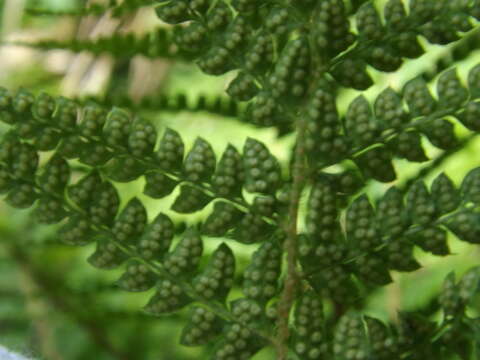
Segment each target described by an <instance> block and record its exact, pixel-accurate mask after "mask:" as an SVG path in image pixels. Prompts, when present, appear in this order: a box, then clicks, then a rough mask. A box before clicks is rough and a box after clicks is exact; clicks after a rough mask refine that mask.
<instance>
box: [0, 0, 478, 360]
mask: <svg viewBox="0 0 480 360" xmlns="http://www.w3.org/2000/svg"><path fill="white" fill-rule="evenodd" d="M142 5H146V6H153V7H154V8H155V11H156V13H157V15H158V17H159V18H160V19H161V20H162V21H163V22H165V23H168V24H172V25H174V26H173V27H168V28H162V29H160V30H159V31H156V32H155V33H152V34H150V35H148V36H146V37H143V38H135V37H133V36H128V35H127V36H115V37H111V38H105V39H100V40H98V41H96V42H88V41H86V42H65V43H59V42H53V41H44V42H38V43H35V44H30V45H32V46H36V47H40V48H43V49H50V48H55V47H62V48H68V49H73V50H77V51H79V50H89V51H93V52H110V53H112V54H113V55H116V56H127V55H131V54H144V55H147V56H152V57H158V56H163V57H167V58H174V59H182V60H184V61H195V62H196V64H197V65H198V66H199V67H200V69H201V70H202V71H203V72H205V73H207V74H210V75H222V74H224V73H227V72H230V71H236V76H235V78H234V79H233V81H232V82H231V83H230V85H229V86H228V88H227V90H226V92H227V93H228V95H229V96H230V97H232V98H233V99H234V100H235V101H237V102H246V106H245V107H237V105H235V106H234V107H231V109H233V110H232V112H231V114H234V115H236V117H237V118H238V119H239V120H242V121H244V122H247V123H251V124H253V125H255V126H257V127H271V128H276V129H277V130H278V132H279V134H283V135H285V134H289V135H290V136H294V137H295V144H294V146H293V148H292V150H291V159H290V163H289V164H288V165H287V166H285V164H283V163H281V162H280V161H278V160H277V158H276V157H275V156H274V155H273V154H272V151H271V150H270V149H269V148H268V146H266V145H265V144H264V143H262V142H260V141H259V140H257V139H255V138H254V137H251V138H248V139H247V140H246V142H245V144H244V147H243V149H242V151H239V150H238V149H236V148H235V147H233V146H232V145H229V146H228V147H227V148H226V149H225V151H224V152H223V153H222V154H216V153H215V152H214V150H213V148H212V146H211V145H210V143H209V142H208V141H206V140H205V139H203V138H201V137H199V138H197V140H196V141H195V143H194V144H193V146H192V147H191V148H190V149H185V146H184V143H183V140H182V137H181V134H180V133H179V132H177V131H176V130H174V129H171V128H167V129H162V132H163V135H162V136H161V137H160V140H158V141H157V129H156V128H155V126H153V125H152V124H151V123H149V122H148V121H146V120H144V119H142V118H140V117H136V116H133V115H132V114H131V113H130V112H129V111H128V110H126V109H120V108H118V107H114V108H113V109H106V107H105V104H108V103H113V104H117V105H119V104H120V105H122V104H125V102H122V101H121V100H122V99H120V98H119V97H116V96H115V94H110V95H109V96H107V97H106V99H94V100H97V102H96V103H95V102H92V101H85V102H76V101H74V100H72V99H67V98H64V97H61V96H60V97H52V96H50V95H47V94H45V93H41V94H39V95H38V96H34V95H33V94H32V93H31V92H29V91H28V90H26V89H19V90H18V91H16V92H10V91H8V90H6V89H2V90H1V91H0V119H1V120H2V121H3V122H4V123H6V124H8V125H9V127H10V130H9V131H8V132H7V133H6V134H5V135H4V136H3V138H2V141H1V148H0V192H2V193H5V194H6V197H5V201H6V202H7V203H8V204H10V205H11V206H13V207H17V208H30V207H34V209H33V216H35V218H36V220H37V221H38V222H40V223H43V224H59V230H58V238H59V240H60V241H61V242H63V243H66V244H69V245H77V246H82V245H88V244H96V250H95V251H94V253H93V254H92V255H91V257H90V258H89V262H90V263H91V264H92V265H93V266H95V267H98V268H102V269H111V268H117V267H120V266H124V269H125V272H124V274H123V275H122V276H121V278H120V279H119V280H118V285H119V287H121V288H123V289H124V290H126V291H134V292H141V291H147V290H149V289H152V288H155V289H156V292H155V294H154V295H153V296H152V297H151V298H150V300H149V301H148V303H147V304H146V306H145V311H147V312H149V313H151V314H152V315H162V314H168V313H171V312H176V311H180V310H181V309H183V308H186V307H189V311H191V315H190V320H189V322H188V324H186V325H185V328H184V331H183V333H182V336H181V343H182V344H183V345H187V346H198V345H203V344H207V343H210V342H213V343H214V344H215V345H214V346H213V348H212V351H211V356H212V358H213V359H218V360H220V359H225V360H227V359H228V360H234V359H248V358H250V357H252V356H253V355H254V354H255V353H256V352H258V351H259V350H260V349H262V348H264V347H267V346H272V347H274V348H275V350H276V354H277V358H278V359H283V360H286V359H287V358H288V359H290V358H292V359H296V358H298V359H339V360H340V359H341V360H353V359H359V360H360V359H425V358H427V359H430V358H435V357H437V358H438V357H440V358H448V357H449V356H453V354H456V355H458V356H460V357H461V358H463V359H473V358H474V357H475V356H478V350H477V348H478V336H479V334H480V329H479V326H480V325H479V323H478V319H477V318H475V317H474V316H473V315H471V314H467V307H468V305H469V304H470V302H471V301H472V299H473V297H474V295H475V294H476V293H477V292H478V287H479V284H480V281H479V280H480V268H478V267H476V268H473V269H472V270H470V271H469V272H467V273H466V274H465V275H464V276H463V277H462V278H461V279H460V280H458V281H456V280H455V278H454V276H453V274H452V275H449V276H448V277H447V278H446V279H445V283H444V288H443V290H442V292H441V294H440V295H439V297H438V299H437V301H436V303H435V304H434V305H433V310H432V309H430V314H433V313H435V312H436V311H439V310H442V311H443V317H442V319H441V320H440V321H439V322H433V321H432V319H431V318H430V317H429V316H428V315H429V314H425V313H422V312H415V313H411V312H403V313H401V314H400V316H399V321H398V323H396V324H385V323H383V322H381V321H380V320H378V319H376V318H373V317H369V316H365V315H362V314H361V307H359V306H358V304H359V302H360V300H361V299H362V298H364V297H365V296H366V295H368V294H370V293H371V292H372V291H373V290H374V289H376V288H378V287H380V286H383V285H386V284H388V283H390V282H391V281H392V278H391V275H390V271H391V270H396V271H401V272H411V271H415V270H417V269H419V267H420V264H419V262H418V261H417V260H416V259H415V257H414V256H413V252H412V251H413V248H414V246H417V247H420V248H421V249H423V250H424V251H426V252H430V253H432V254H435V255H438V256H445V255H448V254H449V253H450V251H449V248H448V244H447V234H448V233H452V234H454V235H455V236H456V237H457V238H458V239H460V240H463V241H466V242H469V243H472V244H477V243H479V242H480V221H479V216H480V215H479V205H480V168H474V169H472V170H471V171H470V172H469V173H468V175H467V176H466V177H465V178H464V180H463V182H462V183H461V185H460V187H457V186H456V185H455V184H454V183H453V182H452V180H450V178H449V177H448V176H447V175H446V174H443V173H442V174H440V175H439V176H437V177H436V178H435V179H434V181H433V182H432V184H431V185H429V186H427V185H426V183H425V181H424V179H423V178H424V175H425V174H428V172H429V171H430V170H431V168H430V169H427V170H425V171H424V172H423V173H420V174H419V176H418V177H417V178H415V179H414V180H411V181H409V182H407V183H406V186H405V187H401V186H396V185H392V186H390V187H389V188H388V190H387V191H385V193H384V194H383V195H382V196H379V197H377V199H376V201H375V202H374V203H373V201H371V200H370V198H369V196H368V195H367V192H368V188H367V184H368V183H371V182H373V181H375V182H382V183H390V182H393V181H395V180H396V179H397V174H396V170H395V166H394V164H393V161H394V159H405V160H407V161H409V162H427V161H430V159H429V157H428V156H427V154H426V152H425V150H424V143H425V139H427V140H428V142H429V143H430V144H431V145H433V146H434V147H435V148H438V149H440V150H442V151H443V154H442V155H440V156H441V157H442V156H443V157H446V156H449V154H452V153H453V152H454V151H457V150H458V149H461V148H462V147H464V146H465V143H466V140H465V138H466V137H465V138H461V136H459V135H458V133H459V132H462V131H463V132H464V133H465V132H467V130H468V132H472V133H476V132H478V131H480V101H479V99H480V64H479V65H476V66H473V67H472V68H471V69H470V70H469V71H468V75H467V76H466V77H462V76H460V75H459V74H458V73H457V71H456V68H455V67H452V66H451V65H455V62H456V61H459V60H461V59H463V58H466V57H468V56H469V55H470V54H471V53H472V52H473V50H475V46H476V43H475V41H476V40H478V38H479V36H478V34H479V30H480V29H479V28H478V20H480V1H478V0H453V1H452V0H451V1H446V0H439V1H432V0H410V1H409V2H408V6H407V3H406V2H405V3H404V2H403V1H401V0H388V1H381V2H380V1H379V2H378V3H377V2H373V1H361V0H351V1H346V2H344V1H343V0H296V1H288V0H269V1H258V0H232V1H223V0H218V1H208V0H189V1H187V0H170V1H158V2H156V3H155V4H153V2H152V1H125V2H123V4H116V2H112V4H110V5H108V6H105V8H101V7H92V8H89V9H88V8H87V9H82V10H81V12H79V13H78V14H90V13H103V12H104V11H112V14H113V15H114V16H121V15H122V14H123V12H124V11H129V9H132V8H136V7H137V6H142ZM36 12H37V13H44V12H42V11H39V10H36ZM72 14H73V15H78V14H77V13H76V12H74V13H72ZM472 39H473V40H472ZM425 40H426V41H425ZM426 42H428V43H430V44H437V45H441V46H445V48H446V49H448V51H449V52H450V53H451V54H452V57H453V61H452V63H447V64H444V63H441V62H440V63H439V64H438V68H437V71H434V72H433V73H428V72H426V73H424V74H421V75H423V76H421V75H419V76H416V77H414V78H411V79H408V81H406V82H405V84H404V85H403V86H402V87H401V88H398V89H396V88H394V87H388V86H384V87H382V88H381V89H380V90H379V91H378V92H377V94H375V96H374V97H372V95H371V94H370V93H367V92H366V90H367V89H369V88H371V87H372V86H373V85H375V84H377V80H378V82H381V74H382V73H390V72H396V71H397V70H399V69H400V68H401V67H402V65H403V64H404V63H408V62H410V61H413V59H415V58H418V57H420V56H422V55H423V54H424V53H425V48H424V47H425V46H426V45H425V44H426ZM172 44H175V47H172ZM447 45H448V47H447ZM126 49H128V50H126ZM127 51H128V52H127ZM437 75H438V76H437ZM380 85H381V84H380ZM349 89H350V90H351V91H356V92H357V93H358V94H357V96H356V97H355V98H354V99H353V100H351V101H350V102H349V105H348V107H347V109H346V110H345V111H343V110H339V109H338V108H337V107H338V106H337V105H338V101H339V99H340V97H341V96H343V95H344V94H345V93H346V92H347V90H349ZM364 92H365V93H364ZM123 100H125V99H123ZM125 101H128V99H127V100H125ZM165 102H166V103H169V99H168V98H167V99H166V100H165V101H164V103H162V101H160V99H152V100H151V101H150V102H148V104H150V105H152V106H153V107H154V106H155V105H158V106H162V104H165ZM232 104H234V103H232ZM144 105H145V104H144ZM137 106H138V107H139V108H141V107H142V103H140V104H139V105H137ZM152 106H149V107H152ZM170 108H173V109H177V110H181V109H190V110H194V108H192V107H191V105H189V104H187V103H186V101H185V100H184V99H183V100H182V97H180V100H177V102H176V103H175V105H170ZM195 109H207V110H210V111H212V112H224V111H225V107H223V108H222V107H221V106H220V107H218V106H217V107H215V106H213V105H212V104H210V105H208V106H207V105H206V104H205V102H199V103H198V104H197V105H196V106H195ZM219 109H220V110H219ZM222 109H223V110H222ZM218 126H219V127H220V126H222V125H221V124H219V125H218ZM458 128H461V129H462V131H455V129H458ZM179 131H180V132H181V129H179ZM217 157H218V161H217ZM441 161H442V160H438V159H435V160H433V161H432V162H431V164H432V166H431V167H435V166H436V165H437V164H438V163H439V162H441ZM79 163H80V164H81V165H82V166H83V167H82V168H81V171H86V173H85V174H82V176H81V177H80V178H79V179H78V171H79V170H77V169H74V170H72V166H73V165H72V164H79ZM73 175H76V176H75V177H76V178H77V179H75V180H74V176H73ZM140 177H143V178H144V179H145V187H144V194H145V195H147V196H149V197H151V198H154V199H162V198H164V197H166V196H168V195H170V194H172V192H174V191H175V190H176V189H177V187H178V189H179V190H177V191H178V192H177V193H176V195H175V199H174V201H173V203H172V206H171V208H172V209H173V210H174V211H175V212H177V213H180V214H191V213H194V212H197V211H199V210H202V209H204V208H205V207H207V206H208V205H209V204H213V205H211V211H210V215H208V217H206V219H204V220H203V221H201V222H200V223H196V222H195V221H193V220H192V221H191V222H188V225H187V226H186V228H185V229H184V228H182V227H181V226H178V224H175V223H174V222H173V221H172V220H171V219H170V217H169V216H167V215H166V214H165V213H162V212H161V213H159V214H155V216H152V214H150V217H152V218H153V220H151V221H148V218H149V216H148V214H147V211H146V208H145V206H144V205H143V204H142V202H141V201H140V200H139V199H138V198H135V197H134V198H131V199H125V198H123V197H122V194H119V192H118V190H117V188H116V184H115V183H121V182H130V181H133V180H136V179H138V178H140ZM303 198H305V199H308V200H307V201H306V204H305V205H306V206H304V203H303V202H302V201H301V200H302V199H303ZM122 202H123V203H125V205H124V206H120V205H121V203H122ZM206 237H221V238H225V241H224V242H223V243H222V244H221V245H219V246H218V248H217V249H216V250H215V251H214V252H213V253H212V254H211V255H210V256H209V258H208V259H206V260H205V259H204V258H203V257H202V254H203V247H204V241H205V238H206ZM233 241H237V242H240V243H242V244H247V245H249V246H252V247H255V251H254V252H253V255H252V257H251V261H250V263H249V264H248V266H247V267H246V268H245V269H244V271H243V273H242V274H241V276H240V278H241V281H239V277H238V276H236V270H235V252H234V251H232V249H231V246H229V243H230V242H233ZM204 262H205V263H204ZM238 285H240V287H241V293H240V291H231V290H232V288H233V287H238ZM324 305H329V306H330V307H331V309H330V310H329V311H328V312H326V314H324V309H323V307H324Z"/></svg>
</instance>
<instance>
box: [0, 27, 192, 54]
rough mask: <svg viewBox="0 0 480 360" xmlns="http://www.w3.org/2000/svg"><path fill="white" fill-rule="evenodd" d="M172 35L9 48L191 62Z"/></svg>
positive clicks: (123, 36)
mask: <svg viewBox="0 0 480 360" xmlns="http://www.w3.org/2000/svg"><path fill="white" fill-rule="evenodd" d="M172 36H173V34H172V32H171V31H170V30H169V29H166V28H164V27H158V28H157V29H155V30H153V31H151V32H148V33H146V34H143V35H140V36H137V35H135V34H133V33H127V34H120V33H115V34H113V35H112V36H109V37H100V38H98V39H95V40H78V39H72V40H65V41H57V40H38V41H35V42H26V41H13V42H8V44H12V45H17V46H25V47H30V48H34V49H39V50H44V51H48V50H68V51H72V52H75V53H79V52H82V51H87V52H90V53H91V54H94V55H101V54H110V55H112V56H115V57H117V58H131V57H134V56H135V55H143V56H146V57H149V58H166V59H179V60H191V57H190V55H189V54H188V53H187V52H185V51H183V50H181V49H178V48H175V47H173V46H172V40H171V39H172Z"/></svg>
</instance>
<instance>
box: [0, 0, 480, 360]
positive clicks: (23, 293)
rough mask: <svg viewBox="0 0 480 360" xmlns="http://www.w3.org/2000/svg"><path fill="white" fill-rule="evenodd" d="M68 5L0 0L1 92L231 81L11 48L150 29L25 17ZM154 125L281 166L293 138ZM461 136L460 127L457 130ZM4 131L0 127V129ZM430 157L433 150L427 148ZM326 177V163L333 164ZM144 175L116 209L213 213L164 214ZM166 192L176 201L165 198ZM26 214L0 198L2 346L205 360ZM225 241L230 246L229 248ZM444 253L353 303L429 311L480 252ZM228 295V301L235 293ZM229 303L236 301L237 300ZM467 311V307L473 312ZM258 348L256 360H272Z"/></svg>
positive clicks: (435, 53)
mask: <svg viewBox="0 0 480 360" xmlns="http://www.w3.org/2000/svg"><path fill="white" fill-rule="evenodd" d="M84 3H85V1H76V0H43V1H26V0H3V1H2V0H0V9H1V10H2V11H1V12H0V13H1V15H2V16H1V18H0V31H1V37H2V44H3V45H2V46H0V69H1V71H0V86H4V87H7V88H9V89H16V88H18V87H20V86H22V87H25V88H28V89H29V90H31V91H33V92H35V93H39V92H40V91H47V92H49V93H51V94H54V95H60V94H61V95H65V96H71V97H78V96H79V97H81V96H86V95H95V96H105V95H108V94H109V92H112V91H115V92H117V93H121V94H123V95H128V96H130V97H131V98H133V99H135V100H140V99H141V98H142V97H143V96H149V95H152V94H153V95H155V94H158V93H162V94H177V93H185V94H186V95H187V101H195V100H196V98H197V97H198V96H199V94H206V95H208V96H212V97H214V96H217V95H220V94H223V92H224V89H225V87H226V84H228V82H229V80H230V79H232V75H231V74H227V75H225V76H221V77H210V76H206V75H203V74H201V73H200V72H199V71H198V70H197V69H196V67H195V65H194V64H189V63H182V62H174V61H171V60H165V59H147V58H145V57H142V56H136V57H134V58H122V59H115V58H113V57H111V56H109V55H101V56H93V55H90V54H88V53H79V54H74V53H71V52H68V51H63V50H58V51H57V50H55V51H47V52H44V51H39V50H34V49H30V48H27V47H22V46H14V45H11V43H12V42H15V41H35V40H38V39H52V38H55V39H69V38H74V37H76V38H84V39H85V38H94V37H95V36H99V35H104V36H108V35H111V34H113V33H115V32H135V33H137V34H141V33H144V32H147V31H150V30H151V29H152V28H155V27H156V26H159V25H160V24H159V22H158V20H157V19H156V18H155V16H154V15H153V14H152V11H151V9H148V8H143V9H140V10H139V11H137V12H135V13H134V14H128V16H126V17H125V19H121V20H120V21H119V20H113V19H110V18H108V17H97V18H95V17H85V18H82V19H80V18H75V17H69V16H48V17H46V16H42V17H40V16H32V15H29V13H27V12H25V11H24V10H25V9H26V8H49V9H56V10H69V9H75V8H77V7H79V6H82V4H84ZM425 46H426V47H427V48H428V49H429V50H430V51H429V52H428V55H425V56H423V57H421V58H420V59H417V60H414V61H411V62H409V63H407V64H405V65H404V66H403V67H402V68H401V69H400V71H398V72H397V73H394V74H389V75H384V74H381V73H379V72H375V71H372V75H373V77H374V79H375V80H376V82H377V85H375V86H373V87H372V88H371V89H369V90H368V91H367V92H366V93H365V94H366V96H367V97H374V96H375V95H376V94H378V92H379V91H380V90H382V89H384V88H385V87H386V86H389V85H390V86H393V87H394V88H397V89H398V88H400V87H401V85H402V84H403V83H404V82H405V81H406V80H408V79H409V78H411V77H413V76H415V75H416V74H418V73H420V72H422V71H425V70H432V69H430V66H431V64H432V63H435V61H436V60H437V59H440V58H442V57H444V56H446V55H445V54H448V48H443V47H438V46H429V45H425ZM479 55H480V51H477V52H475V53H473V54H472V55H471V56H470V57H469V58H467V59H466V60H465V61H462V62H461V63H459V64H458V66H459V70H460V75H462V76H463V77H465V72H466V70H468V69H469V68H470V67H471V66H472V65H473V64H475V63H477V62H478V61H479V60H480V56H479ZM356 95H357V92H354V91H346V92H344V93H342V94H341V97H340V101H339V104H338V105H339V109H340V111H341V112H344V111H345V108H346V106H347V104H348V102H349V101H350V100H351V99H352V98H353V97H354V96H356ZM139 115H141V116H144V117H146V118H148V119H149V120H151V121H152V122H153V123H155V124H156V126H157V128H158V130H159V132H161V131H163V130H164V129H165V127H167V126H169V127H172V128H174V129H176V130H178V131H179V132H180V133H181V134H182V137H183V138H184V140H185V142H186V146H187V149H188V148H189V146H190V145H191V144H192V143H193V141H194V140H195V137H196V136H199V135H200V136H202V137H204V138H205V139H207V140H208V141H210V142H211V144H212V145H213V147H214V149H215V150H216V152H217V154H220V152H221V151H223V149H224V148H225V147H226V145H227V143H232V144H233V145H235V146H236V147H237V148H239V149H241V148H242V146H243V143H244V140H245V138H246V137H247V136H254V137H255V138H258V139H260V140H262V141H264V142H265V143H267V144H268V145H269V146H270V149H271V151H272V152H273V153H274V154H275V155H276V156H277V157H278V158H279V160H280V161H281V162H282V164H283V165H284V167H285V168H286V167H287V164H288V161H289V153H290V151H291V146H292V143H293V138H292V136H291V135H287V136H283V137H278V136H277V135H278V134H277V133H276V131H275V130H272V129H262V130H259V129H256V128H254V127H252V126H249V125H247V124H245V123H241V122H239V121H237V120H236V119H235V118H231V117H222V116H220V115H214V114H211V113H207V112H195V113H194V112H187V111H182V112H171V111H170V112H169V111H155V112H154V111H141V112H139ZM456 130H457V131H458V133H459V134H460V135H462V136H466V134H465V133H463V129H462V128H461V127H458V128H457V129H456ZM5 131H6V127H1V125H0V134H1V133H3V132H5ZM425 146H426V148H427V151H428V154H429V155H430V156H431V157H432V158H435V157H436V156H438V155H439V153H438V150H436V149H434V148H433V147H431V146H429V144H428V143H426V144H425ZM479 151H480V141H478V140H476V139H474V140H472V141H470V142H469V143H468V146H466V147H465V148H464V149H463V150H461V151H459V152H457V153H455V154H454V155H452V156H450V157H449V158H448V159H447V160H446V161H445V162H444V163H443V164H442V166H441V167H439V168H436V169H435V170H434V171H433V172H431V173H429V174H428V178H427V180H431V179H432V178H433V177H434V176H436V175H437V174H438V173H439V172H441V171H445V172H446V173H447V174H448V175H449V176H450V177H451V178H452V179H453V180H454V181H456V182H457V183H459V182H460V181H461V179H462V178H463V176H464V175H465V174H466V172H467V171H468V170H469V169H471V168H472V167H474V166H478V165H479V163H480V161H479V158H478V154H479ZM423 166H425V165H412V164H411V163H407V162H405V161H400V160H397V161H396V162H395V167H396V170H397V173H398V174H399V180H398V183H399V184H402V183H404V182H406V181H408V179H409V178H411V177H412V176H415V174H416V173H417V172H418V171H419V170H420V168H421V167H423ZM332 171H335V168H332ZM142 181H143V180H139V181H136V182H132V183H128V184H116V185H118V189H119V190H120V191H121V196H122V202H123V203H125V202H126V201H127V200H129V199H130V198H131V197H132V196H138V197H139V198H140V199H141V200H142V201H143V202H144V204H145V205H146V206H147V209H148V212H149V217H150V218H153V217H154V216H155V215H156V214H157V213H158V212H159V211H163V212H166V213H167V214H168V215H171V216H172V218H173V220H174V221H175V223H176V224H177V225H178V226H181V224H182V222H184V221H187V222H188V223H195V222H197V221H201V220H202V219H203V218H204V217H205V215H206V214H208V213H209V210H210V207H207V209H205V210H204V211H201V212H199V213H197V214H195V216H188V217H185V216H180V215H178V214H175V213H173V212H171V211H169V206H170V204H171V201H172V198H173V196H170V197H168V198H167V199H166V200H161V201H158V200H153V199H151V198H147V197H145V196H142V194H141V192H142V186H143V182H142ZM390 185H391V184H387V185H385V184H378V183H371V184H369V185H368V193H369V195H370V196H371V199H372V200H374V199H375V198H376V197H378V196H379V195H380V194H382V193H383V192H384V191H385V189H386V188H387V187H388V186H390ZM174 195H175V194H174ZM28 213H29V211H18V210H15V211H14V210H12V209H11V208H9V207H7V206H6V205H5V204H4V203H3V202H1V201H0V345H4V346H6V347H8V348H11V349H13V350H16V351H19V352H21V353H23V354H26V355H29V356H32V357H34V358H36V359H52V360H60V359H99V360H108V359H159V360H164V359H165V360H170V359H173V360H183V359H185V360H187V359H204V358H207V355H206V354H207V353H208V351H209V349H208V348H204V349H197V348H193V349H192V348H186V347H183V346H180V345H178V340H179V335H180V332H181V328H182V325H183V324H185V316H186V314H188V312H182V313H180V314H178V315H174V316H167V317H162V318H155V317H151V316H148V315H146V314H143V313H142V312H141V310H140V309H141V308H142V306H143V305H144V304H145V303H146V301H147V300H148V298H149V296H150V295H151V292H148V293H139V294H132V293H126V292H123V291H120V290H119V289H117V288H116V287H115V285H114V283H115V280H116V279H118V277H119V276H120V274H121V272H122V270H121V269H118V270H112V271H101V270H97V269H95V268H93V267H91V266H90V265H88V264H87V262H86V258H87V257H88V256H89V255H90V254H91V253H92V252H93V250H94V249H93V245H92V246H86V247H84V248H71V247H67V246H64V245H61V244H59V243H58V242H56V239H55V229H56V228H55V226H50V227H47V226H39V225H35V224H34V223H33V222H32V221H31V220H30V218H29V216H28ZM221 241H222V239H207V241H206V252H207V253H208V252H211V251H213V249H214V248H215V247H216V246H217V245H218V243H219V242H221ZM230 244H231V243H229V245H230ZM231 245H232V248H233V249H234V251H235V253H236V256H237V262H238V264H239V266H238V269H237V276H238V280H239V282H240V280H241V272H242V268H244V266H245V264H246V263H247V262H248V259H249V255H250V254H251V253H252V251H253V250H254V249H253V248H252V247H251V246H242V245H238V244H231ZM449 245H450V248H451V251H452V254H453V255H451V256H449V257H447V258H440V257H434V256H430V255H427V254H425V253H423V252H421V251H420V250H418V249H417V250H416V251H417V253H416V255H417V258H418V260H419V262H420V263H421V264H422V266H423V267H422V269H420V270H419V271H416V272H414V273H411V274H400V273H395V274H394V279H395V280H396V281H395V283H393V284H391V285H389V286H386V287H383V288H381V289H378V290H376V291H375V292H374V293H373V294H371V295H370V296H368V297H367V298H366V299H364V300H363V301H362V302H361V304H360V305H359V306H360V308H361V309H362V310H363V311H364V312H365V313H366V314H369V315H372V316H376V317H379V318H381V319H383V320H393V319H395V316H396V312H397V311H398V310H399V309H401V310H415V309H419V308H422V307H424V306H427V305H428V304H429V302H430V301H431V300H432V299H433V298H434V296H435V295H436V294H437V293H438V290H439V288H440V286H441V283H442V280H443V278H444V277H445V275H446V274H447V273H449V272H450V271H452V270H454V271H455V272H456V273H457V275H458V276H459V275H461V274H462V273H463V272H464V271H465V270H466V269H467V268H469V267H471V266H474V265H477V264H478V259H479V249H478V247H474V246H472V245H466V244H465V243H460V242H459V241H456V240H455V239H453V238H452V239H449ZM234 296H235V295H234ZM237 296H238V294H237ZM472 311H473V310H472ZM273 358H274V356H273V353H272V352H271V350H269V349H267V350H264V351H262V352H260V353H259V354H258V355H257V356H256V357H255V359H256V360H267V359H273Z"/></svg>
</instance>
